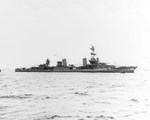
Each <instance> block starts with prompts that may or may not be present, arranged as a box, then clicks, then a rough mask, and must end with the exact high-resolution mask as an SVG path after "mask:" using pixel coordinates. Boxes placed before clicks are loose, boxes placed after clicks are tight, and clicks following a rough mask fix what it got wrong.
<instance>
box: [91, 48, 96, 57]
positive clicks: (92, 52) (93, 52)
mask: <svg viewBox="0 0 150 120" xmlns="http://www.w3.org/2000/svg"><path fill="white" fill-rule="evenodd" d="M90 49H91V59H95V55H96V53H95V49H94V46H93V45H91V48H90Z"/></svg>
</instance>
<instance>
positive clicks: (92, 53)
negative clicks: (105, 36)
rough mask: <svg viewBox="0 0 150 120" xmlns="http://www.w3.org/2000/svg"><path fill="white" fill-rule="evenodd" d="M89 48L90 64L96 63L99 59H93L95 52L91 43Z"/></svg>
mask: <svg viewBox="0 0 150 120" xmlns="http://www.w3.org/2000/svg"><path fill="white" fill-rule="evenodd" d="M90 49H91V59H90V60H89V62H90V64H98V62H99V59H98V58H97V59H95V55H96V53H95V48H94V46H93V45H91V48H90Z"/></svg>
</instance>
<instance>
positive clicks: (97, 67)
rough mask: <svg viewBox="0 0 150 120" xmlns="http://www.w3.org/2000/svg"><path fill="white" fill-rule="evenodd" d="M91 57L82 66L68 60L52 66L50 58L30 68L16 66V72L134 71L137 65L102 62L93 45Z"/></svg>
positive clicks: (84, 60)
mask: <svg viewBox="0 0 150 120" xmlns="http://www.w3.org/2000/svg"><path fill="white" fill-rule="evenodd" d="M90 49H91V53H90V54H91V59H90V60H89V62H88V61H87V59H86V58H83V60H82V61H83V65H82V66H75V65H73V64H70V65H67V60H66V59H62V61H57V65H56V66H50V60H49V59H47V60H46V62H45V63H44V64H40V65H38V66H33V67H30V68H16V69H15V72H84V73H87V72H91V73H134V71H135V69H136V68H137V67H136V66H119V67H117V66H115V65H108V64H107V63H104V62H100V61H99V58H96V57H95V56H96V53H95V48H94V46H93V45H91V48H90Z"/></svg>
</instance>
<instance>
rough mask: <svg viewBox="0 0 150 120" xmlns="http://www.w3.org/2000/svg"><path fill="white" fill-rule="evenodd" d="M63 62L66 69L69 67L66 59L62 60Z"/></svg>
mask: <svg viewBox="0 0 150 120" xmlns="http://www.w3.org/2000/svg"><path fill="white" fill-rule="evenodd" d="M62 62H63V66H64V67H66V66H67V60H66V59H62Z"/></svg>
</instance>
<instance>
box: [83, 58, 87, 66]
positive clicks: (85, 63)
mask: <svg viewBox="0 0 150 120" xmlns="http://www.w3.org/2000/svg"><path fill="white" fill-rule="evenodd" d="M83 66H87V59H86V58H83Z"/></svg>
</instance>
